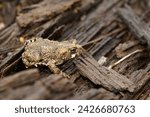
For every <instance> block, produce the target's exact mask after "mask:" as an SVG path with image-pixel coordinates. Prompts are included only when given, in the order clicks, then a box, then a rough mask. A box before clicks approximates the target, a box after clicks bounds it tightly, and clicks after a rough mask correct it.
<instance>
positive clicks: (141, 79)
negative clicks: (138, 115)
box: [129, 64, 150, 99]
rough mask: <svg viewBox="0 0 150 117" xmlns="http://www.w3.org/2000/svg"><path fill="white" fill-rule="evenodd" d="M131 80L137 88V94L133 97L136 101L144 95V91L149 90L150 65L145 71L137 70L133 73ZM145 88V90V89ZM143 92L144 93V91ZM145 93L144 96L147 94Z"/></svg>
mask: <svg viewBox="0 0 150 117" xmlns="http://www.w3.org/2000/svg"><path fill="white" fill-rule="evenodd" d="M129 77H130V80H132V81H133V82H134V84H135V86H136V90H135V93H134V94H133V97H134V98H135V99H139V98H140V96H141V95H143V91H144V90H145V89H146V90H147V91H148V90H149V88H148V87H150V86H149V82H150V64H148V65H147V67H146V68H145V69H141V70H137V71H135V72H133V73H132V74H131V75H130V76H129ZM144 87H145V88H144ZM142 90H143V91H142ZM147 91H144V93H145V94H144V95H146V92H147Z"/></svg>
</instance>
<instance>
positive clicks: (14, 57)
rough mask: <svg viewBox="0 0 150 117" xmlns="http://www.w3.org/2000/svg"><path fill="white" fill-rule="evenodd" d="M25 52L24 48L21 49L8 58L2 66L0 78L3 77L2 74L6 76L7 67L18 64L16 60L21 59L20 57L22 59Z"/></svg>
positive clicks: (0, 65)
mask: <svg viewBox="0 0 150 117" xmlns="http://www.w3.org/2000/svg"><path fill="white" fill-rule="evenodd" d="M23 51H24V47H21V48H20V49H19V50H17V51H16V52H14V53H13V54H11V55H10V56H7V57H6V58H5V59H4V60H3V61H2V62H1V64H0V76H1V77H2V74H4V71H5V69H6V67H8V66H10V65H11V64H13V63H14V62H16V60H18V59H19V57H21V54H22V52H23Z"/></svg>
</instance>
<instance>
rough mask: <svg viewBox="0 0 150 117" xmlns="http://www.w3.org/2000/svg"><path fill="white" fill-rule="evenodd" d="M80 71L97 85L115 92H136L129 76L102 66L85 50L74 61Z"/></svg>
mask: <svg viewBox="0 0 150 117" xmlns="http://www.w3.org/2000/svg"><path fill="white" fill-rule="evenodd" d="M74 62H75V64H76V66H77V68H78V69H79V72H80V73H81V74H82V75H83V76H85V77H87V78H88V79H89V80H91V81H92V82H93V83H94V84H95V85H101V86H103V87H105V88H106V89H108V90H110V91H114V92H122V91H129V92H134V90H135V89H134V88H135V86H134V84H133V82H132V81H130V80H129V79H128V78H127V77H125V76H123V75H121V74H119V73H117V72H115V71H114V70H112V69H107V68H106V67H104V66H100V65H99V64H98V63H97V61H95V59H94V58H93V57H91V56H90V55H89V54H88V53H87V52H84V53H83V54H82V56H81V57H79V58H78V59H76V61H74Z"/></svg>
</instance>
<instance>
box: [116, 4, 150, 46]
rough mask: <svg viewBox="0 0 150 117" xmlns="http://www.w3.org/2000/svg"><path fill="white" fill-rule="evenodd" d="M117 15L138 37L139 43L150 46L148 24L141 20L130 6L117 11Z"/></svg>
mask: <svg viewBox="0 0 150 117" xmlns="http://www.w3.org/2000/svg"><path fill="white" fill-rule="evenodd" d="M118 15H119V16H120V17H121V19H122V20H123V21H124V23H125V24H126V25H127V26H128V27H129V29H130V30H131V32H132V33H133V34H134V35H135V36H136V37H137V39H139V41H140V42H141V44H148V46H149V47H150V34H149V32H150V29H149V27H148V25H147V24H146V23H145V22H143V21H142V20H141V19H140V18H139V17H138V16H137V15H136V14H135V13H134V11H133V10H132V8H130V7H129V6H128V7H126V8H122V9H120V10H119V11H118Z"/></svg>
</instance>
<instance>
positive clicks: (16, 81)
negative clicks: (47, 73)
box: [0, 69, 40, 92]
mask: <svg viewBox="0 0 150 117" xmlns="http://www.w3.org/2000/svg"><path fill="white" fill-rule="evenodd" d="M39 77H40V75H39V72H38V70H37V69H31V70H25V71H22V72H19V73H17V74H15V75H11V76H8V77H5V78H4V79H1V80H0V92H2V91H4V90H7V89H8V88H17V87H20V86H23V85H27V84H31V83H33V82H34V81H35V80H37V79H39Z"/></svg>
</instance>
